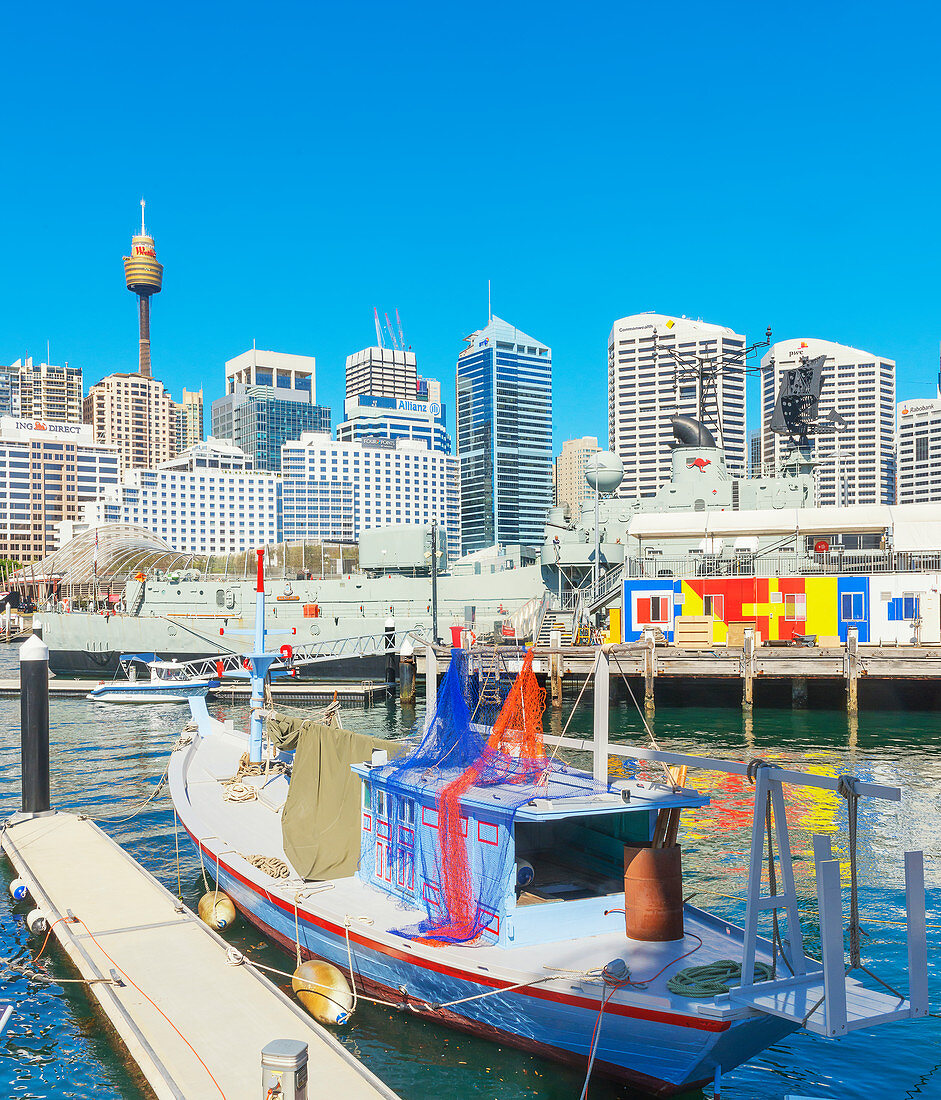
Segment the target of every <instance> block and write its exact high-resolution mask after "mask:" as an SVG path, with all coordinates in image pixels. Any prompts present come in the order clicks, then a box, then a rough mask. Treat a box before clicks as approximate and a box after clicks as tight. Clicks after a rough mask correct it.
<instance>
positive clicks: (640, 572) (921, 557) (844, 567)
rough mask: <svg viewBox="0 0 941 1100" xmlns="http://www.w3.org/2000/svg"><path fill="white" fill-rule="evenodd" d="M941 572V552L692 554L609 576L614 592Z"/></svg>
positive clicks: (639, 562)
mask: <svg viewBox="0 0 941 1100" xmlns="http://www.w3.org/2000/svg"><path fill="white" fill-rule="evenodd" d="M938 572H941V552H939V551H930V552H921V551H909V550H895V551H884V552H879V551H876V552H874V553H867V552H866V551H856V550H847V551H843V552H839V551H836V552H831V553H827V554H797V553H778V554H774V555H763V554H760V553H756V554H753V553H735V554H732V555H729V556H723V555H722V554H705V553H703V554H688V555H686V556H685V557H675V558H674V557H666V556H663V555H660V554H650V555H645V556H644V557H631V558H628V559H627V560H626V561H625V562H624V565H623V567H622V570H619V571H618V574H617V577H614V576H612V575H611V574H609V575H608V578H605V580H609V581H610V584H611V586H612V587H614V586H616V585H617V583H618V582H619V581H620V580H621V578H622V577H631V578H637V579H647V580H657V579H661V578H665V579H669V578H673V577H787V576H807V575H809V576H814V575H817V576H833V575H836V574H839V575H847V574H849V575H857V576H863V575H871V574H875V575H880V574H887V573H938ZM610 592H611V588H606V587H605V581H604V580H603V581H602V584H601V585H600V586H599V588H598V590H597V595H596V596H594V597H593V598H592V601H591V605H592V606H594V605H595V604H596V603H597V602H598V600H599V599H601V598H603V597H604V596H605V595H610Z"/></svg>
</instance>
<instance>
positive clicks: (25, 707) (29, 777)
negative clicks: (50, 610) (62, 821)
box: [20, 635, 49, 814]
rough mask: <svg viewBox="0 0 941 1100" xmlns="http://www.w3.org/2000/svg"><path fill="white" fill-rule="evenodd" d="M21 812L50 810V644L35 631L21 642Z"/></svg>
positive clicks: (37, 812) (30, 812)
mask: <svg viewBox="0 0 941 1100" xmlns="http://www.w3.org/2000/svg"><path fill="white" fill-rule="evenodd" d="M20 754H21V757H22V765H23V813H24V814H41V813H46V812H48V810H49V647H48V646H47V645H46V643H45V642H44V641H43V640H42V638H39V637H36V636H35V635H34V636H33V637H31V638H27V639H26V641H25V642H24V643H23V644H22V645H21V646H20Z"/></svg>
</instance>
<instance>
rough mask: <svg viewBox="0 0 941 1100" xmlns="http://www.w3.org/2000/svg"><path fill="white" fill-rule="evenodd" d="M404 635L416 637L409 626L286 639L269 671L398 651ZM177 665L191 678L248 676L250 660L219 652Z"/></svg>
mask: <svg viewBox="0 0 941 1100" xmlns="http://www.w3.org/2000/svg"><path fill="white" fill-rule="evenodd" d="M407 636H411V637H412V639H413V641H415V640H416V635H415V633H414V631H413V630H400V631H394V632H393V631H391V630H390V631H389V632H388V633H382V634H361V635H358V636H357V637H353V638H325V639H323V640H322V641H319V642H309V643H306V644H304V645H299V646H295V645H293V644H291V643H287V642H286V643H285V644H284V645H282V646H281V647H280V653H281V660H280V661H277V662H276V663H275V664H273V665H272V666H271V669H272V671H273V672H284V671H291V670H297V669H301V668H304V667H306V666H307V665H316V664H324V663H326V662H327V661H335V660H337V659H338V658H342V657H369V656H376V655H379V654H386V653H390V652H392V653H398V652H399V649H400V648H401V645H402V642H403V641H404V640H405V638H406V637H407ZM418 640H419V641H420V644H422V645H424V644H425V641H426V639H424V638H420V639H418ZM390 643H391V644H390ZM181 667H182V668H183V669H184V670H185V672H186V673H187V674H188V675H189V676H192V677H194V678H197V677H207V676H209V677H215V678H216V679H220V680H222V679H226V678H228V679H248V678H249V677H250V676H251V662H250V661H249V660H248V658H247V657H246V656H245V654H243V653H220V654H219V655H218V656H216V657H201V658H199V659H198V660H195V661H184V662H182V665H181Z"/></svg>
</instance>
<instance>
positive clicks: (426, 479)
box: [281, 432, 461, 553]
mask: <svg viewBox="0 0 941 1100" xmlns="http://www.w3.org/2000/svg"><path fill="white" fill-rule="evenodd" d="M281 470H282V478H283V481H282V531H283V538H284V540H285V541H286V542H287V541H295V540H298V541H299V540H302V539H306V540H309V541H313V540H321V539H323V540H327V541H330V542H356V541H357V540H358V539H359V536H360V532H361V531H364V530H366V529H367V528H371V527H385V526H388V525H390V524H402V523H430V522H431V520H432V519H437V521H438V523H439V524H440V525H441V526H442V527H443V528H444V529H445V530H446V531H447V533H448V546H449V547H453V548H454V550H455V553H457V552H458V548H459V547H460V544H461V539H460V488H459V484H458V470H459V467H458V459H457V458H456V457H455V456H453V455H448V454H444V453H442V452H441V451H436V450H432V449H431V448H429V447H428V445H427V443H425V442H423V441H419V440H411V439H398V440H392V439H373V440H367V441H364V442H363V443H352V442H349V443H345V442H338V441H334V440H332V439H331V438H330V436H329V435H326V434H323V433H319V432H305V433H304V434H303V435H302V436H301V438H300V439H299V440H297V441H289V442H287V443H285V444H284V446H283V447H282V449H281Z"/></svg>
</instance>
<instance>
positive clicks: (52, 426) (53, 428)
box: [15, 420, 84, 435]
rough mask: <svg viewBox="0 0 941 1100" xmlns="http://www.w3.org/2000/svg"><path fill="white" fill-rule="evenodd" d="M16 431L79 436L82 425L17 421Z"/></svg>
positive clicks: (50, 421) (43, 421)
mask: <svg viewBox="0 0 941 1100" xmlns="http://www.w3.org/2000/svg"><path fill="white" fill-rule="evenodd" d="M15 427H16V429H17V431H21V432H23V431H26V432H53V433H54V434H57V435H80V434H81V431H82V428H83V427H84V425H82V424H62V423H60V422H59V421H56V420H17V421H16V422H15Z"/></svg>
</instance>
